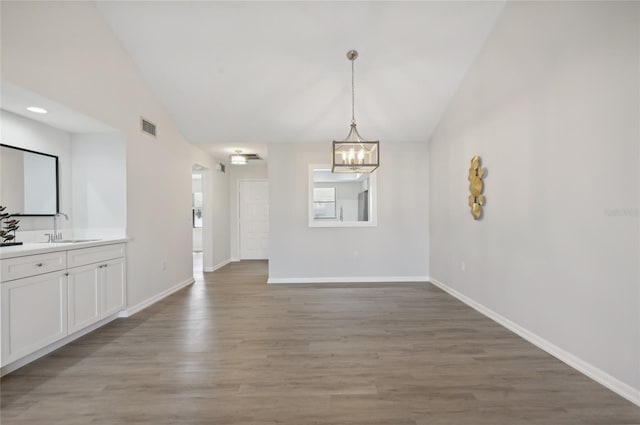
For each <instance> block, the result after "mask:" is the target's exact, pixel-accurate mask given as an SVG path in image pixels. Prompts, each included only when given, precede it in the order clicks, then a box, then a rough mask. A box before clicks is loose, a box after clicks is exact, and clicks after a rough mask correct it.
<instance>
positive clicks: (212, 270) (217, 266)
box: [202, 258, 232, 273]
mask: <svg viewBox="0 0 640 425" xmlns="http://www.w3.org/2000/svg"><path fill="white" fill-rule="evenodd" d="M231 261H232V260H231V258H229V259H228V260H224V261H222V262H220V263H218V264H216V265H215V266H213V267H204V268H203V270H202V271H204V272H207V273H211V272H215V271H216V270H218V269H221V268H223V267H224V266H226V265H227V264H229V263H230V262H231Z"/></svg>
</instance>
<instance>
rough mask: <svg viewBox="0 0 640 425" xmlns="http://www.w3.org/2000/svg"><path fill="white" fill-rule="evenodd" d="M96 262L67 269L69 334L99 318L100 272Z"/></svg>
mask: <svg viewBox="0 0 640 425" xmlns="http://www.w3.org/2000/svg"><path fill="white" fill-rule="evenodd" d="M101 271H102V270H101V269H99V268H98V266H97V265H96V264H91V265H88V266H83V267H75V268H73V269H69V298H68V300H69V321H68V323H69V329H68V330H69V334H71V333H73V332H75V331H78V330H80V329H82V328H85V327H87V326H89V325H90V324H92V323H95V322H97V321H98V320H100V307H101V306H100V272H101Z"/></svg>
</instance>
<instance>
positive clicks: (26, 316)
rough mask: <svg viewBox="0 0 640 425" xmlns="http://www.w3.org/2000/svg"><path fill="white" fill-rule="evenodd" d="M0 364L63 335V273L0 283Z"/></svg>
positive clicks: (65, 306) (22, 355) (28, 352)
mask: <svg viewBox="0 0 640 425" xmlns="http://www.w3.org/2000/svg"><path fill="white" fill-rule="evenodd" d="M1 291H2V365H3V366H4V365H6V364H8V363H11V362H13V361H15V360H18V359H20V358H21V357H24V356H26V355H28V354H31V353H32V352H34V351H36V350H38V349H40V348H42V347H45V346H46V345H49V344H51V343H53V342H55V341H57V340H59V339H61V338H64V337H65V336H66V335H67V277H66V276H65V272H64V271H58V272H52V273H46V274H42V275H38V276H33V277H27V278H23V279H17V280H14V281H12V282H7V283H3V284H2V289H1Z"/></svg>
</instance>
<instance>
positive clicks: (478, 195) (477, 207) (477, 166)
mask: <svg viewBox="0 0 640 425" xmlns="http://www.w3.org/2000/svg"><path fill="white" fill-rule="evenodd" d="M485 172H486V170H485V169H484V168H482V167H481V159H480V157H479V156H478V155H476V156H474V157H473V158H471V168H469V192H470V193H471V194H470V195H469V206H470V207H471V215H472V216H473V218H474V219H475V220H479V219H480V217H481V216H482V206H483V205H484V201H485V198H484V195H483V194H482V191H483V189H484V182H483V181H482V178H483V177H484V175H485Z"/></svg>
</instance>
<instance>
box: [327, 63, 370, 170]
mask: <svg viewBox="0 0 640 425" xmlns="http://www.w3.org/2000/svg"><path fill="white" fill-rule="evenodd" d="M357 57H358V52H357V51H355V50H349V51H348V52H347V58H348V59H349V60H350V61H351V130H349V134H347V137H346V138H345V139H344V140H334V141H333V160H332V166H331V171H332V172H333V173H356V174H366V173H371V172H373V170H375V169H376V168H378V166H379V165H380V158H379V156H380V149H379V145H380V142H379V141H377V140H376V141H371V140H366V139H365V138H363V137H362V136H360V133H358V129H357V128H356V114H355V110H356V107H355V104H356V92H355V84H354V62H355V60H356V58H357Z"/></svg>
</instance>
